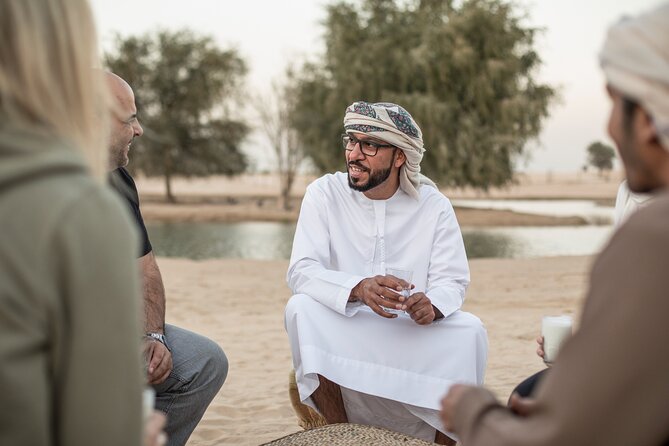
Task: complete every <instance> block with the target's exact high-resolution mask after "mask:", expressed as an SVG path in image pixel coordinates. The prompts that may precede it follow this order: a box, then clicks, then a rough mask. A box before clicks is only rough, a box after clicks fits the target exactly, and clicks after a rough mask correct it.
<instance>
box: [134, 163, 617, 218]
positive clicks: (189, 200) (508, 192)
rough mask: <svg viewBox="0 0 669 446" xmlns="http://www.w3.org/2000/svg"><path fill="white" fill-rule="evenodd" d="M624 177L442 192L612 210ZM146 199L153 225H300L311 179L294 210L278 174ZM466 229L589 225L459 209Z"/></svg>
mask: <svg viewBox="0 0 669 446" xmlns="http://www.w3.org/2000/svg"><path fill="white" fill-rule="evenodd" d="M620 178H621V173H620V172H615V173H612V174H611V175H610V176H609V177H607V178H605V177H599V176H598V175H596V174H593V173H583V172H575V173H561V174H557V173H556V174H552V175H547V174H534V175H529V174H518V175H517V178H516V182H515V184H513V185H511V186H508V187H505V188H498V189H490V190H488V191H486V192H483V191H480V190H474V189H471V188H452V189H442V192H443V193H444V195H446V196H447V197H448V198H450V199H487V200H489V199H494V200H503V199H506V200H593V201H596V202H597V203H599V204H604V205H609V206H612V205H613V203H614V201H615V196H616V191H617V189H618V185H619V183H620ZM136 180H137V185H138V189H139V191H140V194H141V199H142V214H143V215H144V218H145V219H146V220H147V221H149V222H173V223H174V222H241V221H274V222H295V221H297V217H298V213H299V207H300V203H301V200H302V197H303V196H304V191H305V190H306V187H307V185H308V184H309V183H310V182H311V181H313V180H314V177H313V176H301V177H298V178H296V181H295V184H294V187H293V194H292V201H291V204H292V209H291V210H290V211H284V210H282V209H279V208H278V207H277V191H278V189H279V188H278V177H277V176H276V175H269V174H268V175H242V176H238V177H233V178H228V177H221V176H211V177H206V178H193V179H186V178H175V179H174V180H173V184H172V188H173V190H174V193H175V195H176V196H177V203H176V204H169V203H167V202H166V200H165V192H164V191H165V186H164V183H163V181H162V179H161V178H145V177H141V176H138V177H137V178H136ZM455 212H456V215H457V218H458V221H459V223H460V225H461V226H462V227H481V226H580V225H587V224H589V223H588V222H587V221H586V220H585V219H584V218H581V217H576V216H574V217H556V216H545V215H534V214H523V213H517V212H512V211H508V210H488V209H472V208H466V207H456V208H455Z"/></svg>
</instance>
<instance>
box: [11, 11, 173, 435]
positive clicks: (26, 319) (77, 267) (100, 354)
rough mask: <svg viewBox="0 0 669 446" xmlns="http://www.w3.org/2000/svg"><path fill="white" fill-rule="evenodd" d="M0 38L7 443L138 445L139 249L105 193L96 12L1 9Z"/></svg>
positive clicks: (102, 95)
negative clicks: (94, 18)
mask: <svg viewBox="0 0 669 446" xmlns="http://www.w3.org/2000/svg"><path fill="white" fill-rule="evenodd" d="M0 34H2V36H1V37H0V228H2V236H1V237H0V414H2V415H0V444H2V445H98V446H100V445H139V444H141V443H142V413H141V393H142V371H141V364H140V354H139V344H140V328H139V308H138V305H139V302H140V300H139V297H140V295H139V283H138V277H137V270H136V268H135V263H134V255H135V253H136V250H137V239H136V235H135V234H134V232H133V231H132V226H131V222H130V220H129V218H128V217H127V216H126V215H125V213H124V210H123V207H122V204H121V203H119V201H118V199H117V198H116V197H115V196H114V195H113V193H112V192H110V191H108V190H107V189H106V188H105V187H103V185H102V184H103V183H102V178H103V177H102V174H103V173H104V171H105V167H106V160H105V154H106V150H105V149H104V141H105V137H106V131H105V127H106V126H105V125H103V124H104V119H105V118H106V117H107V116H108V114H109V112H108V108H107V101H106V99H105V97H106V94H105V91H106V90H105V88H106V86H105V84H104V83H103V77H102V73H101V72H98V71H96V70H93V69H91V68H92V67H94V66H96V65H97V60H96V59H97V48H96V36H95V30H94V25H93V20H92V17H91V13H90V9H89V5H88V3H87V1H86V0H29V1H26V0H2V1H0ZM154 422H155V421H154ZM155 423H156V424H157V425H158V427H156V426H154V428H153V438H152V439H146V440H145V441H147V443H146V444H150V443H151V441H153V444H157V443H158V442H157V441H156V437H157V435H156V432H159V431H160V426H159V424H160V422H159V421H158V422H155Z"/></svg>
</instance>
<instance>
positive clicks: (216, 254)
mask: <svg viewBox="0 0 669 446" xmlns="http://www.w3.org/2000/svg"><path fill="white" fill-rule="evenodd" d="M148 230H149V235H150V237H151V243H152V245H153V247H154V249H155V251H156V254H158V255H160V256H167V257H187V258H191V259H207V258H233V259H258V260H271V259H288V258H290V251H291V248H292V243H293V235H294V233H295V225H294V224H293V223H275V222H243V223H158V224H150V225H148ZM610 234H611V227H608V226H560V227H510V228H508V227H490V228H477V229H465V230H463V238H464V241H465V249H466V250H467V257H469V258H470V259H475V258H481V257H497V258H528V257H548V256H564V255H589V254H595V253H597V252H599V250H600V249H601V248H602V247H603V245H604V243H606V241H607V240H608V238H609V236H610Z"/></svg>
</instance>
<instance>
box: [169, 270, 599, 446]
mask: <svg viewBox="0 0 669 446" xmlns="http://www.w3.org/2000/svg"><path fill="white" fill-rule="evenodd" d="M590 262H591V258H590V257H559V258H543V259H526V260H507V259H483V260H473V261H471V262H470V265H471V272H472V285H471V287H470V289H469V291H468V294H467V301H466V304H465V309H466V310H468V311H471V312H473V313H475V314H476V315H478V316H479V317H480V318H481V319H482V320H483V322H484V323H485V325H486V327H487V330H488V336H489V339H490V355H489V364H488V371H487V375H486V382H487V385H488V386H489V387H490V388H491V389H492V390H493V391H494V392H495V393H496V394H497V395H498V397H500V398H501V399H504V400H505V399H506V397H507V396H508V394H509V392H510V391H511V390H512V388H513V387H514V386H515V385H516V384H517V383H518V382H519V381H520V380H522V379H523V378H524V377H526V376H527V375H529V374H531V373H533V372H535V371H537V370H539V369H541V368H542V363H541V361H540V360H539V359H538V358H537V357H536V355H535V353H534V350H535V343H534V338H535V337H536V336H537V334H538V333H539V331H540V324H541V322H540V321H541V317H542V316H543V315H547V314H562V313H566V314H575V313H577V311H578V309H579V307H580V301H581V299H582V297H583V295H584V293H585V283H586V274H587V271H588V268H589V264H590ZM159 264H160V267H161V269H162V271H163V277H164V280H165V285H166V289H167V296H168V311H167V313H168V315H167V320H168V322H170V323H174V324H177V325H180V326H183V327H185V328H189V329H192V330H195V331H197V332H200V333H202V334H204V335H206V336H209V337H211V338H212V339H214V340H215V341H216V342H218V343H220V345H222V346H223V348H224V349H225V351H226V353H227V355H228V358H229V360H230V372H229V375H228V380H227V381H226V383H225V385H224V386H223V389H222V390H221V392H220V393H219V395H218V396H217V397H216V399H215V400H214V402H213V403H212V405H211V406H210V408H209V410H208V412H207V414H206V415H205V417H204V419H203V421H202V422H201V423H200V425H199V426H198V428H197V429H196V431H195V432H194V434H193V436H192V437H191V440H190V442H189V445H194V446H195V445H199V446H205V445H226V444H229V445H233V444H234V445H257V444H259V443H262V442H266V441H269V440H271V439H275V438H278V437H281V436H283V435H287V434H289V433H292V432H296V431H298V430H299V427H298V426H297V423H296V420H295V417H294V415H293V412H292V409H291V407H290V403H289V401H288V396H287V374H288V372H289V370H290V369H291V368H292V363H291V358H290V350H289V347H288V340H287V336H286V334H285V331H284V328H283V308H284V305H285V303H286V301H287V299H288V298H289V295H290V292H289V290H288V288H287V287H286V285H285V281H284V275H285V271H286V268H287V262H285V261H250V260H206V261H191V260H185V259H167V258H160V259H159Z"/></svg>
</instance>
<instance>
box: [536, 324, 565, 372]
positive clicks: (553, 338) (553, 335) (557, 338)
mask: <svg viewBox="0 0 669 446" xmlns="http://www.w3.org/2000/svg"><path fill="white" fill-rule="evenodd" d="M571 332H572V319H571V316H545V317H544V318H543V320H542V322H541V335H542V336H543V337H544V362H546V363H548V364H550V363H552V362H553V361H555V358H556V357H557V354H558V352H559V351H560V347H561V346H562V343H563V342H564V341H566V340H567V339H568V338H569V337H570V336H571Z"/></svg>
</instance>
